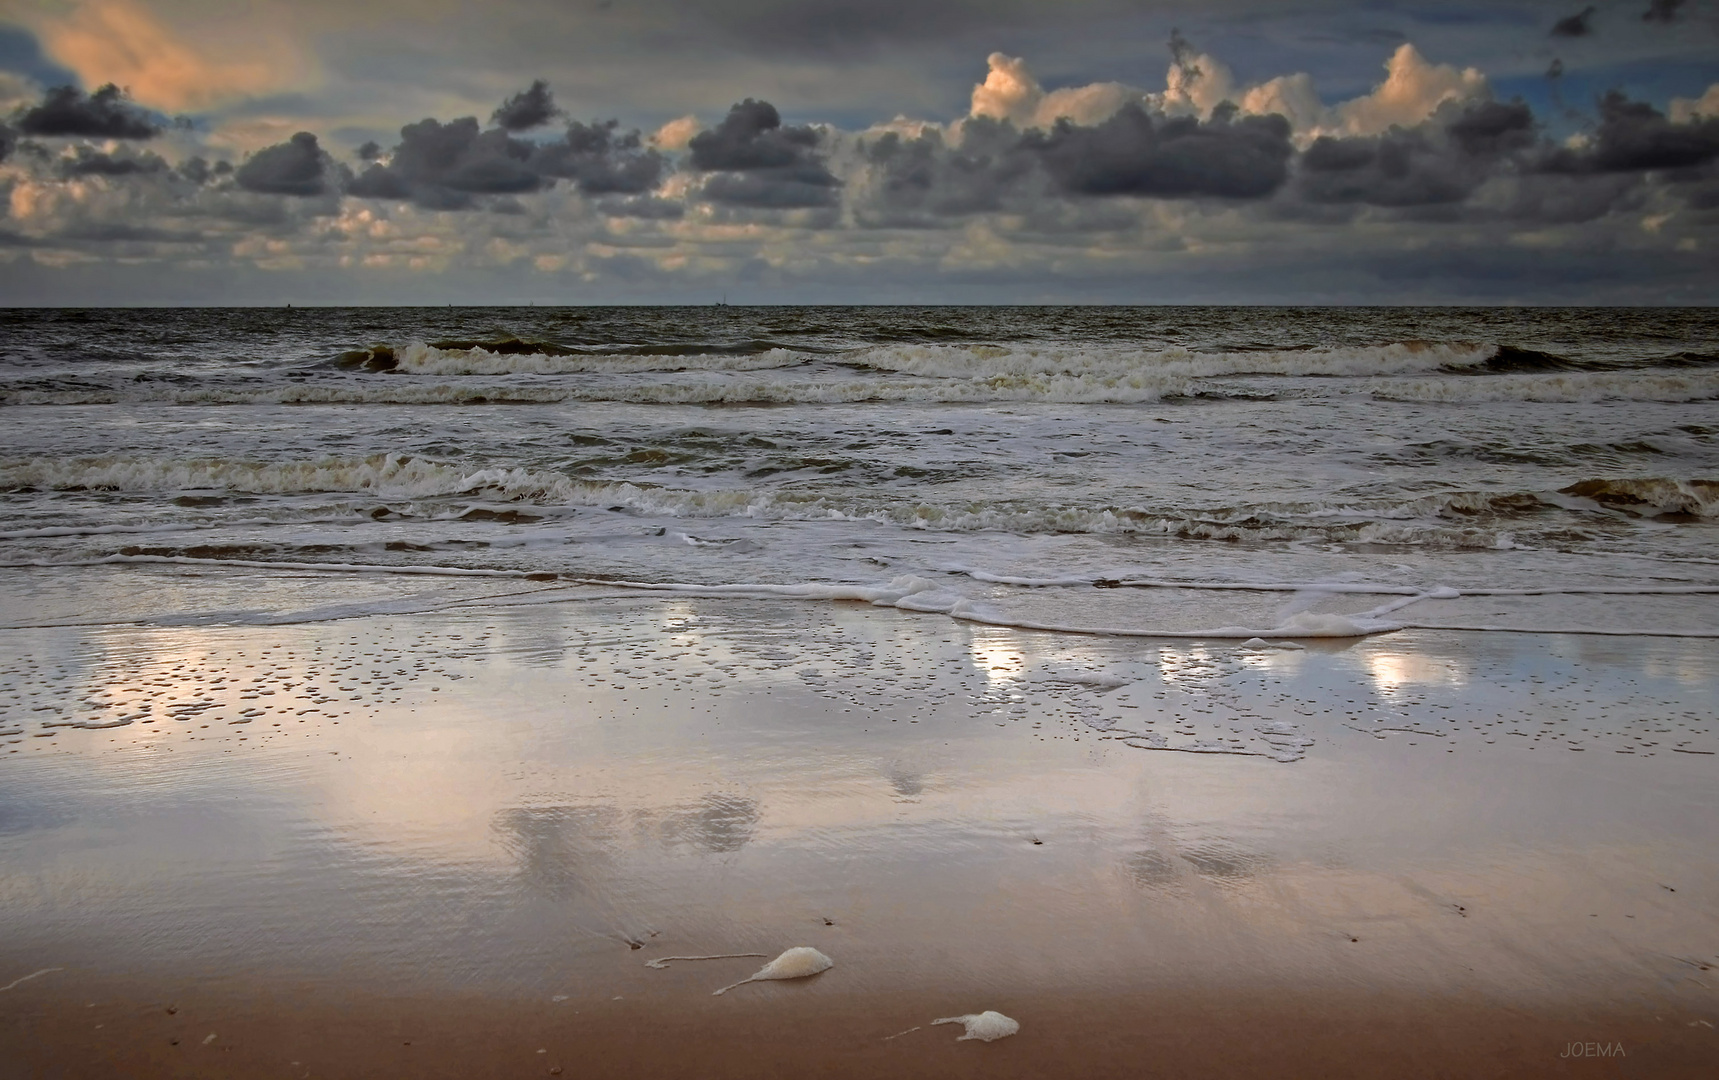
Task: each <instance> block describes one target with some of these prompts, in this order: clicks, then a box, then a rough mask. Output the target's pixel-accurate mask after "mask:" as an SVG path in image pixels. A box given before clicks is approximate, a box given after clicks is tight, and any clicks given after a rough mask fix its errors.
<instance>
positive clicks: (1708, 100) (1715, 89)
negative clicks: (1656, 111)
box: [1671, 83, 1719, 124]
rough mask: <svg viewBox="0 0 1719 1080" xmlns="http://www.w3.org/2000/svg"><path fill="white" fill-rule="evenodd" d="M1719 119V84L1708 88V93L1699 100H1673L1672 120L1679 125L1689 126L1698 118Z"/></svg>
mask: <svg viewBox="0 0 1719 1080" xmlns="http://www.w3.org/2000/svg"><path fill="white" fill-rule="evenodd" d="M1698 116H1699V117H1703V118H1705V119H1709V120H1712V119H1719V83H1714V84H1713V85H1712V86H1709V87H1708V88H1707V92H1706V93H1705V94H1702V95H1701V96H1700V97H1698V98H1682V97H1680V98H1672V99H1671V119H1672V120H1673V121H1675V122H1677V123H1679V124H1687V123H1689V122H1690V121H1691V120H1694V119H1695V118H1696V117H1698Z"/></svg>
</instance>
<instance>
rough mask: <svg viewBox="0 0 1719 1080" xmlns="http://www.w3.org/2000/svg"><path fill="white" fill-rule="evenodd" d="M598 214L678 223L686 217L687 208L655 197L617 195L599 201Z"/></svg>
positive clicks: (670, 200) (669, 200)
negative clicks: (677, 221)
mask: <svg viewBox="0 0 1719 1080" xmlns="http://www.w3.org/2000/svg"><path fill="white" fill-rule="evenodd" d="M597 211H598V213H602V214H607V215H608V216H610V217H630V218H643V219H645V220H647V221H676V220H678V219H680V218H682V217H685V216H686V206H685V205H684V204H682V203H678V202H675V201H673V200H672V199H659V198H657V197H656V196H655V195H616V196H610V197H609V198H605V199H599V200H597Z"/></svg>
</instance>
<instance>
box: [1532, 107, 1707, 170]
mask: <svg viewBox="0 0 1719 1080" xmlns="http://www.w3.org/2000/svg"><path fill="white" fill-rule="evenodd" d="M1599 111H1600V123H1599V127H1598V128H1597V129H1596V130H1595V132H1594V136H1593V139H1592V140H1591V142H1590V143H1589V144H1588V145H1587V146H1586V147H1584V148H1582V149H1575V150H1572V149H1568V148H1558V149H1556V150H1552V151H1549V152H1547V153H1546V154H1545V155H1544V156H1543V157H1542V159H1541V161H1540V162H1539V167H1540V168H1541V169H1542V170H1543V171H1546V172H1562V173H1593V172H1602V173H1603V172H1640V171H1647V170H1664V169H1688V168H1693V167H1697V166H1702V165H1707V164H1710V163H1711V162H1713V161H1715V160H1716V159H1719V119H1706V118H1696V119H1693V120H1691V121H1689V122H1688V123H1684V124H1679V123H1675V122H1674V121H1672V120H1669V119H1667V118H1666V116H1665V114H1664V113H1662V112H1660V111H1659V110H1658V109H1656V108H1654V107H1653V106H1652V105H1649V104H1647V103H1646V102H1642V101H1631V100H1630V99H1629V98H1627V97H1625V96H1624V95H1623V94H1622V93H1620V92H1618V91H1616V90H1613V91H1610V92H1609V93H1607V94H1606V95H1605V97H1603V98H1601V99H1600V103H1599Z"/></svg>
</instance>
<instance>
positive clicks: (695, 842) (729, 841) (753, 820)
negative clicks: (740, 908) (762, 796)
mask: <svg viewBox="0 0 1719 1080" xmlns="http://www.w3.org/2000/svg"><path fill="white" fill-rule="evenodd" d="M651 816H652V815H646V817H647V820H648V819H649V817H651ZM757 825H758V803H757V801H756V800H754V799H749V798H746V797H745V796H743V795H731V794H725V793H715V794H711V795H706V796H705V797H704V798H702V799H700V800H699V801H698V802H696V803H694V804H692V805H690V806H683V807H677V808H675V809H673V810H670V811H668V812H667V813H665V814H663V815H662V816H661V817H660V819H658V820H657V821H656V822H655V827H654V829H653V830H652V831H654V832H655V833H656V835H657V837H658V838H659V839H660V840H661V841H662V842H663V843H664V844H667V845H671V846H673V845H681V844H685V845H688V846H691V847H693V848H696V849H698V850H699V851H704V852H708V853H710V854H713V855H720V854H724V853H727V852H731V851H739V850H740V849H741V848H743V847H745V846H746V845H747V844H748V843H750V842H751V840H752V833H753V830H754V829H755V828H756V827H757Z"/></svg>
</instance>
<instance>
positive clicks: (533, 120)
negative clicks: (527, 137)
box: [490, 79, 561, 131]
mask: <svg viewBox="0 0 1719 1080" xmlns="http://www.w3.org/2000/svg"><path fill="white" fill-rule="evenodd" d="M560 115H561V110H560V109H558V108H556V107H555V98H554V96H553V95H551V94H550V93H549V84H548V83H546V82H544V81H543V80H542V79H538V80H536V81H534V82H533V83H532V84H531V88H530V89H528V90H522V91H521V92H519V93H517V94H515V95H513V96H512V97H510V98H508V99H507V100H506V101H504V102H502V103H501V108H499V109H497V110H496V111H495V112H494V113H493V114H491V116H490V122H491V123H493V124H495V126H496V127H499V128H501V129H502V130H503V131H528V130H530V129H531V128H534V127H542V126H543V125H544V124H547V123H549V121H551V120H553V119H555V118H556V117H557V116H560Z"/></svg>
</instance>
